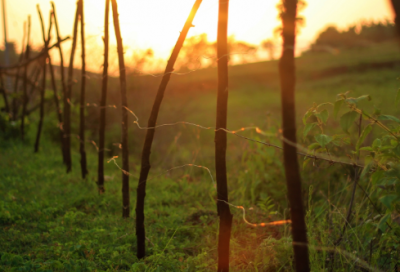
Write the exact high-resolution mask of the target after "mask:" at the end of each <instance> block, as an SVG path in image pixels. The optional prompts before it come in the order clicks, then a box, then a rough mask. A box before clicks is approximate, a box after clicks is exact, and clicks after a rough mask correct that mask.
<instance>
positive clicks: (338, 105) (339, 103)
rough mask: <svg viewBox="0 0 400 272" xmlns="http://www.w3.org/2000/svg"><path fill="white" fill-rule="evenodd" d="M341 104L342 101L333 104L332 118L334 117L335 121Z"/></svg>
mask: <svg viewBox="0 0 400 272" xmlns="http://www.w3.org/2000/svg"><path fill="white" fill-rule="evenodd" d="M343 102H344V99H340V100H337V101H336V102H335V105H334V106H333V117H334V118H335V119H336V117H337V115H338V113H339V110H340V108H341V106H342V104H343Z"/></svg>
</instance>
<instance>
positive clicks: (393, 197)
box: [379, 195, 397, 210]
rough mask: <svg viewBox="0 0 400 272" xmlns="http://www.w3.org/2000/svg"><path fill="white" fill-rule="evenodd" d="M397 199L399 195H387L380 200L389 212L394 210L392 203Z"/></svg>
mask: <svg viewBox="0 0 400 272" xmlns="http://www.w3.org/2000/svg"><path fill="white" fill-rule="evenodd" d="M396 199H397V195H385V196H382V197H381V198H379V200H380V201H381V202H382V203H383V205H385V206H386V207H387V208H388V209H389V210H391V209H392V202H393V201H395V200H396Z"/></svg>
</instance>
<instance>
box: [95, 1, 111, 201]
mask: <svg viewBox="0 0 400 272" xmlns="http://www.w3.org/2000/svg"><path fill="white" fill-rule="evenodd" d="M109 13H110V0H106V8H105V15H104V39H103V40H104V65H103V78H102V87H101V99H100V129H99V157H98V159H99V161H98V170H97V186H98V189H99V194H102V193H104V191H105V190H104V142H105V129H106V103H107V84H108V45H109V37H108V22H109Z"/></svg>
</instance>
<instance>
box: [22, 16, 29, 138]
mask: <svg viewBox="0 0 400 272" xmlns="http://www.w3.org/2000/svg"><path fill="white" fill-rule="evenodd" d="M30 35H31V16H28V36H27V37H28V38H27V42H26V49H25V56H24V57H25V59H26V60H28V59H29V49H30V48H29V42H30V41H29V39H30ZM28 68H29V65H28V64H26V65H25V66H24V79H23V98H22V115H21V139H22V140H24V139H25V115H26V107H27V104H28V86H27V83H28V80H27V74H28Z"/></svg>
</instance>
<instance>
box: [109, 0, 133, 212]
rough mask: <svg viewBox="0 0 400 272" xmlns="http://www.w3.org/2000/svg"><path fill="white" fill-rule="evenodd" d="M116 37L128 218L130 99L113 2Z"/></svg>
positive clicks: (125, 206)
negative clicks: (127, 92) (127, 95)
mask: <svg viewBox="0 0 400 272" xmlns="http://www.w3.org/2000/svg"><path fill="white" fill-rule="evenodd" d="M111 4H112V12H113V20H114V30H115V37H116V39H117V51H118V62H119V80H120V85H121V86H120V88H121V108H122V123H121V124H122V143H121V145H122V147H121V148H122V217H123V218H128V217H129V213H130V202H129V150H128V111H127V109H128V99H127V97H126V71H125V62H124V51H123V44H122V37H121V30H120V28H119V19H118V6H117V1H116V0H111Z"/></svg>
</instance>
